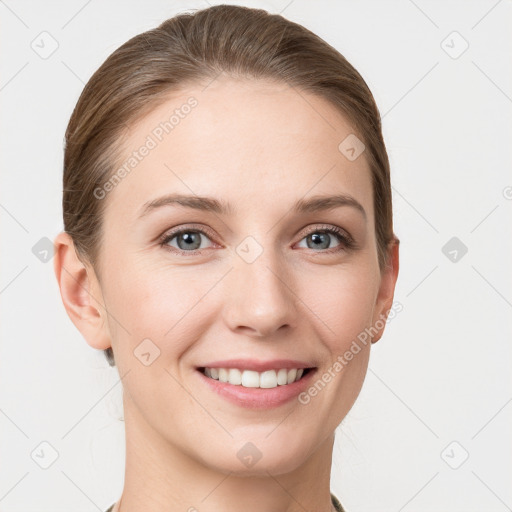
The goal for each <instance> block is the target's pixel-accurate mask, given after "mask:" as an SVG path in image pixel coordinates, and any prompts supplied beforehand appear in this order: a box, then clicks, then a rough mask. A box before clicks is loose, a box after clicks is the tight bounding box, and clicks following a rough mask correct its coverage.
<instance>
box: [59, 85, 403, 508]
mask: <svg viewBox="0 0 512 512" xmlns="http://www.w3.org/2000/svg"><path fill="white" fill-rule="evenodd" d="M203 89H204V85H201V86H199V85H194V86H190V87H189V88H186V89H183V90H181V91H180V92H173V94H172V95H170V96H169V99H168V100H166V102H165V103H164V104H162V105H161V106H159V107H158V108H156V109H154V110H153V111H152V112H151V113H150V114H149V115H147V116H146V117H144V118H143V119H142V120H140V121H138V122H137V123H136V124H134V125H133V126H132V127H131V128H130V133H129V137H128V138H127V140H126V145H125V149H126V155H129V153H130V152H131V151H133V150H134V149H137V148H139V147H140V146H141V145H142V144H143V143H144V141H145V140H146V137H147V136H148V134H150V133H151V131H152V130H153V129H154V128H155V126H157V125H158V124H159V123H160V122H161V121H163V120H165V119H168V118H169V112H171V111H172V110H174V109H175V108H179V107H180V105H183V103H185V102H186V100H187V98H189V97H190V96H194V97H195V98H196V99H197V100H198V106H197V107H195V108H194V109H193V110H192V112H191V113H190V114H189V115H188V116H186V117H185V118H184V119H183V120H181V121H180V123H179V125H178V126H176V127H175V128H174V130H173V131H172V132H171V133H170V134H168V135H167V136H166V137H165V138H164V140H163V141H162V142H161V143H160V144H159V145H158V146H157V147H156V148H155V149H153V150H152V151H151V152H150V154H149V155H148V156H147V157H146V158H144V160H142V162H140V163H139V164H138V166H137V167H136V168H135V169H134V170H133V171H132V172H131V173H130V174H129V175H128V176H127V177H126V178H125V179H124V180H123V181H122V182H121V183H120V184H119V185H118V186H117V187H115V189H114V190H112V191H110V192H109V193H108V195H107V197H106V198H105V199H103V200H104V201H107V203H106V211H105V216H104V218H103V228H104V232H103V244H102V246H101V252H100V263H99V266H100V268H99V269H98V268H97V269H93V268H92V267H91V266H90V265H89V264H88V263H87V262H84V263H83V262H81V261H80V259H79V258H77V256H76V253H75V250H74V246H73V242H72V240H71V238H70V237H69V235H67V234H66V233H60V234H59V235H58V236H57V238H56V239H55V252H56V256H55V273H56V276H57V280H58V282H59V286H60V290H61V296H62V300H63V303H64V306H65V308H66V311H67V312H68V314H69V316H70V318H71V320H72V321H73V322H74V324H75V325H76V327H77V328H78V329H79V330H80V332H81V333H82V334H83V336H84V338H85V339H86V340H87V342H88V343H89V345H91V346H92V347H94V348H96V349H106V348H108V347H110V346H112V347H113V351H114V355H115V359H116V365H117V367H118V370H119V374H120V376H124V377H123V389H124V396H123V405H124V412H125V426H126V472H125V485H124V490H123V494H122V498H121V500H120V505H121V506H120V508H119V509H120V510H121V511H122V512H135V511H140V510H152V511H153V512H160V511H162V512H163V511H164V510H165V511H169V510H176V511H178V510H189V508H190V507H195V508H196V509H197V510H200V511H201V512H220V511H222V512H234V511H237V512H238V511H240V510H245V511H254V512H256V511H258V512H262V511H264V512H278V511H279V512H283V511H287V512H292V511H299V510H301V511H302V510H304V509H305V510H312V511H313V510H314V511H324V512H328V511H330V510H331V503H330V494H329V493H330V470H331V457H332V449H333V442H334V431H335V429H336V427H337V426H338V425H339V423H340V422H341V421H342V420H343V418H344V417H345V416H346V414H347V413H348V411H349V410H350V408H351V407H352V405H353V404H354V402H355V400H356V398H357V396H358V394H359V392H360V390H361V387H362V384H363V381H364V378H365V375H366V371H367V367H368V359H369V354H370V347H371V343H367V344H366V345H362V344H361V351H360V352H359V353H358V354H357V355H355V356H354V357H353V359H352V360H351V361H350V362H348V364H347V365H346V366H345V367H344V368H343V370H342V371H340V372H338V373H336V377H335V378H333V379H332V380H331V382H329V384H328V385H326V386H325V387H324V388H323V389H322V391H321V392H319V393H318V395H317V396H316V397H314V399H312V400H311V401H310V403H308V404H307V405H303V404H300V403H299V402H298V401H297V400H291V401H290V402H288V403H286V404H285V405H282V406H280V407H277V408H273V409H268V410H259V411H255V410H249V409H244V408H242V407H239V406H236V405H234V404H231V403H229V402H227V401H226V400H225V399H224V398H221V397H219V396H218V395H217V394H215V393H213V392H212V391H211V390H209V389H208V388H207V386H205V385H204V384H203V383H202V382H201V381H200V379H199V378H198V375H197V371H196V370H195V367H196V366H197V365H200V364H201V363H203V364H204V363H206V362H211V361H215V360H219V359H229V358H235V357H237V358H255V359H258V360H268V359H274V358H289V359H299V360H305V361H311V362H313V363H314V365H315V366H317V367H318V375H319V376H321V375H322V374H323V373H324V372H326V371H327V370H328V369H329V368H330V367H332V365H333V363H334V361H335V360H336V358H337V357H338V356H340V355H342V354H344V353H345V352H346V350H348V349H349V347H350V345H351V343H352V342H353V341H354V340H356V339H357V336H358V334H360V333H361V332H363V331H364V329H365V328H369V327H371V326H373V325H375V323H376V322H377V320H378V319H379V318H381V316H380V315H387V313H388V312H389V309H390V308H391V306H392V301H393V294H394V289H395V283H396V280H397V276H398V245H396V244H395V245H391V246H390V248H389V251H390V260H389V265H388V266H387V267H386V269H385V270H384V271H383V272H382V273H381V272H380V270H379V265H378V260H377V245H376V238H375V224H374V210H373V195H372V194H373V193H372V184H371V174H370V169H369V167H368V163H367V161H366V159H365V157H364V153H363V155H362V156H361V157H359V158H357V159H356V160H355V161H352V162H351V161H349V160H348V159H347V158H345V156H343V155H342V154H341V153H340V151H339V150H338V145H339V144H340V142H341V141H342V140H343V139H344V138H345V137H346V136H347V135H349V134H351V133H353V132H354V130H353V128H352V127H351V126H350V123H349V122H348V121H347V119H346V118H344V117H343V116H342V115H341V114H340V113H339V112H338V111H337V110H335V109H334V107H333V106H331V104H330V103H328V102H327V101H325V100H323V99H321V98H318V97H316V96H313V95H311V94H309V93H306V92H304V91H301V92H300V94H298V92H297V91H296V90H295V89H293V88H290V87H288V86H286V85H283V84H275V83H271V82H267V81H263V80H258V81H255V80H251V81H247V80H234V79H229V78H226V77H221V78H218V79H217V80H215V81H214V82H213V83H212V84H210V85H209V86H208V87H207V88H206V89H205V90H204V91H203ZM166 166H167V167H166ZM167 193H182V194H192V195H194V194H195V195H200V196H211V197H215V198H217V199H219V200H224V201H226V202H229V203H231V204H232V207H233V209H234V210H235V212H234V213H233V214H229V215H219V214H215V213H212V212H204V211H195V210H192V209H190V208H185V207H181V206H165V207H161V208H159V209H155V210H154V211H153V212H152V213H150V214H148V215H146V216H144V217H142V218H140V219H139V218H138V215H139V213H140V209H141V208H142V206H143V205H144V204H145V203H146V202H147V201H149V200H152V199H154V198H157V197H160V196H163V195H165V194H167ZM333 193H343V194H349V195H350V196H352V197H353V198H355V199H356V200H357V201H358V202H359V203H360V204H361V205H362V206H363V208H364V210H365V211H366V220H365V218H364V216H363V215H362V214H361V213H360V212H359V211H358V210H357V209H355V208H353V207H350V206H343V207H341V208H336V209H332V210H328V211H321V212H313V213H307V214H296V213H292V212H291V208H292V205H293V204H294V203H295V201H297V200H299V199H301V198H306V199H307V198H310V197H312V196H317V195H331V194H333ZM191 223H193V224H194V226H193V228H195V229H197V228H198V227H201V228H205V229H207V230H209V231H210V232H211V234H212V235H213V236H210V235H208V234H207V235H201V240H202V241H201V245H200V250H199V254H195V255H190V254H187V252H186V244H183V243H181V244H180V245H178V239H177V238H176V237H175V238H174V239H173V241H172V242H170V243H169V244H168V246H169V245H171V246H172V247H173V248H174V250H175V251H176V252H171V251H169V250H167V249H166V248H165V246H161V245H159V243H158V237H159V236H160V235H162V234H163V233H165V232H169V231H170V229H171V228H174V227H178V226H179V227H184V228H189V229H190V230H192V228H191V227H190V224H191ZM324 225H328V226H338V227H340V228H342V229H343V230H345V231H346V232H348V233H349V234H350V235H351V236H352V237H353V239H354V240H355V242H356V245H357V247H356V248H355V249H347V248H345V247H344V245H343V242H342V241H340V240H339V239H337V237H336V236H335V235H333V234H331V235H327V240H326V244H325V246H321V247H320V248H316V247H315V246H313V245H310V246H308V240H309V241H311V237H310V236H309V235H311V234H312V233H315V232H318V231H319V229H316V228H317V226H318V228H320V227H322V226H324ZM192 231H193V230H192ZM247 236H252V237H253V238H254V239H255V240H257V242H258V243H259V245H260V246H261V248H262V249H263V252H262V254H261V255H260V256H259V257H258V258H257V259H256V260H255V261H254V262H252V263H248V262H246V261H245V260H244V259H242V258H241V257H240V256H239V255H238V254H237V252H236V248H237V247H238V245H239V244H240V243H241V242H242V241H243V240H244V239H245V238H246V237H247ZM329 244H330V245H329ZM180 247H181V251H180V249H179V248H180ZM183 247H185V248H183ZM323 247H327V248H323ZM335 247H336V248H338V249H340V250H339V251H336V252H330V253H328V252H327V251H332V250H333V248H335ZM334 250H335V249H334ZM180 253H181V254H180ZM383 329H384V327H383V328H382V329H380V330H379V331H378V332H377V334H376V335H375V336H374V337H373V339H372V340H371V342H372V343H375V342H376V341H378V340H379V339H380V337H381V336H382V332H383ZM146 338H149V339H150V340H152V342H153V343H154V344H155V345H156V346H158V348H159V350H160V356H159V357H158V358H157V359H156V360H155V361H154V362H153V363H152V364H151V365H149V366H145V365H144V364H141V362H140V361H139V359H138V358H137V357H135V356H134V353H133V352H134V350H135V349H136V347H137V346H138V345H139V344H140V343H141V341H142V340H143V339H146ZM247 442H251V443H253V444H254V445H256V446H257V448H258V449H259V451H260V452H261V454H262V456H261V459H260V460H259V461H258V462H257V464H255V465H254V466H252V467H250V468H249V467H246V466H245V465H243V464H242V463H241V462H240V460H239V459H238V457H237V452H238V450H240V449H241V448H242V447H243V446H244V445H245V444H246V443H247ZM118 505H119V503H118Z"/></svg>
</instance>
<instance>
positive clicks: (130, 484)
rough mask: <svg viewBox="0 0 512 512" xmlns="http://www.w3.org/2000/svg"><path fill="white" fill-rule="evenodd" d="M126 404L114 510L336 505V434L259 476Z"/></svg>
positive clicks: (292, 511)
mask: <svg viewBox="0 0 512 512" xmlns="http://www.w3.org/2000/svg"><path fill="white" fill-rule="evenodd" d="M124 405H125V429H126V467H125V480H124V489H123V493H122V496H121V499H120V500H119V501H118V503H117V504H116V507H115V508H114V512H140V511H141V510H151V511H152V512H174V511H187V512H239V511H240V510H245V511H247V512H252V511H254V512H256V511H258V512H299V511H300V512H303V511H304V510H317V511H321V512H331V511H332V510H333V507H332V503H331V495H330V471H331V459H332V448H333V443H334V435H332V436H329V437H328V438H326V439H325V440H324V441H323V442H321V443H320V444H319V445H318V446H317V447H316V449H315V451H314V452H313V453H312V454H310V455H309V456H307V455H306V456H305V460H304V462H303V463H302V464H301V465H299V466H298V467H296V468H295V469H293V470H292V471H289V472H287V473H282V474H279V475H274V474H271V473H270V472H269V471H266V470H265V469H264V468H262V469H261V472H260V473H259V474H257V475H255V476H237V475H235V474H234V473H233V472H230V471H226V472H223V471H220V470H219V469H218V468H215V466H212V465H208V464H207V463H205V462H204V460H199V459H198V458H197V457H195V456H194V454H192V453H185V452H184V451H183V449H180V447H179V446H175V445H173V444H171V443H170V442H169V440H167V439H164V438H162V436H160V435H159V434H158V432H156V431H155V430H154V429H152V428H151V427H150V426H149V425H148V424H147V423H146V422H145V421H144V419H143V418H142V417H141V415H140V414H139V413H138V411H137V410H136V408H135V407H134V404H133V403H131V402H130V401H129V400H127V401H125V404H124ZM204 449H205V450H207V447H205V448H204ZM206 458H207V457H206Z"/></svg>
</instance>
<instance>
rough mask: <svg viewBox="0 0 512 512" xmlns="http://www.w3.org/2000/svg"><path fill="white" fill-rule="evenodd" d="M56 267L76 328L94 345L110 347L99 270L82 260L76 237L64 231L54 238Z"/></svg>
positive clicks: (63, 299)
mask: <svg viewBox="0 0 512 512" xmlns="http://www.w3.org/2000/svg"><path fill="white" fill-rule="evenodd" d="M53 268H54V271H55V277H56V278H57V282H58V284H59V289H60V295H61V298H62V302H63V304H64V307H65V308H66V311H67V313H68V316H69V318H70V319H71V321H72V322H73V323H74V324H75V327H76V328H77V329H78V330H79V331H80V332H81V333H82V336H83V337H84V338H85V340H86V341H87V343H88V344H89V345H90V346H91V347H93V348H96V349H99V350H102V349H107V348H109V347H110V346H111V341H110V340H111V338H110V334H109V330H108V323H107V322H106V321H105V319H106V314H105V313H106V310H105V304H104V303H103V296H102V293H101V287H100V284H99V281H98V279H97V277H96V273H95V272H94V269H93V268H92V266H90V265H87V266H86V265H84V263H82V261H81V260H80V259H79V257H78V255H77V253H76V250H75V245H74V243H73V239H72V238H71V236H70V235H69V234H68V233H66V232H64V231H63V232H61V233H59V234H58V235H57V236H56V238H55V240H54V262H53Z"/></svg>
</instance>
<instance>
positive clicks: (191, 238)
mask: <svg viewBox="0 0 512 512" xmlns="http://www.w3.org/2000/svg"><path fill="white" fill-rule="evenodd" d="M179 240H183V241H184V242H185V244H186V246H187V248H188V249H197V248H198V247H199V245H201V236H200V235H199V233H192V232H187V233H184V234H182V235H181V236H180V237H179ZM194 243H195V244H196V245H195V246H193V245H194ZM178 245H179V244H178ZM180 249H182V247H180Z"/></svg>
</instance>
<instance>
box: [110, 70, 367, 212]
mask: <svg viewBox="0 0 512 512" xmlns="http://www.w3.org/2000/svg"><path fill="white" fill-rule="evenodd" d="M353 133H354V128H353V126H352V125H351V123H350V121H349V120H348V119H347V118H346V117H345V116H343V115H342V114H341V113H340V112H339V111H338V110H337V109H336V108H334V107H333V106H332V105H331V104H330V103H329V102H328V101H327V100H325V99H323V98H320V97H318V96H316V95H313V94H311V93H308V92H305V91H302V90H298V89H296V88H293V87H290V86H288V85H286V84H282V83H275V82H271V81H266V80H248V79H244V80H234V79H227V78H225V77H222V78H218V79H216V80H214V81H213V82H212V83H210V84H201V85H199V84H197V85H191V86H189V87H187V88H183V89H181V90H179V91H173V92H172V93H170V94H169V97H168V98H166V100H165V101H164V102H163V103H161V104H160V105H159V106H158V107H156V108H154V109H153V110H152V111H151V112H150V113H149V114H147V115H146V116H144V117H143V118H141V119H139V120H138V121H137V122H136V123H133V124H132V125H131V126H130V127H129V131H128V135H127V137H126V139H125V141H124V143H123V154H122V158H121V160H120V161H119V162H117V166H116V168H115V169H116V170H117V169H120V168H121V167H123V168H124V169H125V172H123V173H121V174H122V176H123V177H122V179H121V180H118V181H119V183H118V184H116V186H115V187H113V189H112V191H110V192H109V194H108V201H107V211H108V210H113V211H116V212H118V213H119V214H122V215H123V216H125V217H126V216H128V217H129V218H130V217H133V216H134V215H136V214H138V213H139V212H140V209H141V208H142V206H143V204H144V203H146V202H147V201H148V200H151V199H154V198H155V197H158V196H159V195H163V194H166V193H172V192H179V193H187V194H197V195H205V196H216V197H219V198H220V199H223V200H226V201H227V202H229V203H232V204H235V206H237V210H238V209H239V208H243V207H244V205H247V208H249V207H250V208H253V209H254V208H255V207H257V208H260V209H262V210H266V208H267V206H268V204H269V203H271V202H276V201H279V202H282V203H283V204H284V205H285V204H286V203H290V204H291V203H292V202H295V201H296V200H297V199H298V198H301V197H304V196H307V195H318V194H331V193H336V192H340V193H346V194H350V195H352V196H355V197H357V200H358V201H359V202H361V203H362V204H363V206H364V208H365V210H366V212H367V214H368V216H369V217H370V219H371V218H372V216H373V206H372V185H371V175H370V170H369V167H368V164H367V162H366V159H365V158H364V153H363V154H362V155H361V156H360V157H359V158H357V159H355V160H353V161H351V160H349V159H347V158H346V156H345V155H344V154H343V153H342V152H341V151H340V149H339V145H340V143H342V141H344V140H345V139H346V138H347V137H349V136H353ZM144 148H145V149H144Z"/></svg>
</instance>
